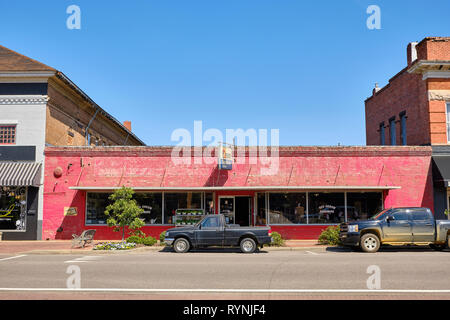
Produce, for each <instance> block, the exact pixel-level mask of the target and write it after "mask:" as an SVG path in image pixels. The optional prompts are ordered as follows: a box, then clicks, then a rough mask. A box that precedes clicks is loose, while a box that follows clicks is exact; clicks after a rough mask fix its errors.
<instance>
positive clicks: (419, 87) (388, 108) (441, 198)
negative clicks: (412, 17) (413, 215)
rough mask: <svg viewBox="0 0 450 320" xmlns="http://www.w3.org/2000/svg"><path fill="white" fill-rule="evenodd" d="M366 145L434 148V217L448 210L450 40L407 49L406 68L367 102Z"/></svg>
mask: <svg viewBox="0 0 450 320" xmlns="http://www.w3.org/2000/svg"><path fill="white" fill-rule="evenodd" d="M365 106H366V141H367V145H431V146H432V150H433V161H432V164H433V182H434V183H433V187H434V211H435V215H436V217H438V218H445V215H444V210H445V209H450V188H449V187H450V144H449V143H450V37H429V38H425V39H423V40H422V41H420V42H419V43H415V42H414V43H410V44H409V45H408V47H407V66H406V67H405V68H404V69H403V70H401V71H400V72H399V73H397V74H396V75H395V76H394V77H393V78H391V79H390V80H389V83H388V84H387V85H386V86H385V87H383V88H378V86H377V87H376V88H375V89H373V92H372V96H371V97H369V98H368V99H367V100H366V102H365Z"/></svg>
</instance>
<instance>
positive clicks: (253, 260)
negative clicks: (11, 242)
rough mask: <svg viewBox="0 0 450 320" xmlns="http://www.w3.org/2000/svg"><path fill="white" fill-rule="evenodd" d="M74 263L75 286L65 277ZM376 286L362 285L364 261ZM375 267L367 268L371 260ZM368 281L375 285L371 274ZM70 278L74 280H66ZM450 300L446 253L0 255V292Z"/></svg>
mask: <svg viewBox="0 0 450 320" xmlns="http://www.w3.org/2000/svg"><path fill="white" fill-rule="evenodd" d="M73 266H78V267H79V270H80V289H79V290H75V291H74V290H73V289H67V280H68V278H69V277H72V278H71V279H72V280H73V279H74V278H73V277H74V274H68V273H67V270H68V268H69V270H73V269H78V268H77V267H73ZM370 266H372V267H371V268H372V269H373V268H375V269H377V270H379V274H380V278H379V279H380V282H379V284H380V287H379V289H375V290H374V289H370V290H369V288H368V286H367V281H368V278H369V277H371V276H372V275H373V274H372V273H368V268H369V267H370ZM373 266H375V267H373ZM370 283H372V284H374V283H375V284H376V282H373V281H371V282H370ZM69 284H70V285H72V286H73V285H76V281H75V282H74V281H71V282H70V283H69ZM355 297H356V298H360V299H372V298H373V297H377V298H378V299H392V298H396V299H400V298H401V299H409V298H412V299H450V252H449V251H444V252H436V251H432V250H429V249H420V248H419V249H417V248H409V249H406V248H405V249H399V248H393V249H384V250H383V251H381V252H378V253H375V254H366V253H362V252H350V251H347V250H341V249H335V248H329V249H326V250H325V249H305V250H300V251H264V250H263V251H261V252H259V253H255V254H251V255H246V254H241V253H239V252H238V251H237V250H231V249H228V250H221V249H218V250H216V249H208V250H202V251H197V252H190V253H187V254H176V253H173V252H156V251H154V252H145V253H139V254H138V253H130V254H111V255H105V254H103V255H89V256H84V255H23V256H11V255H0V299H84V298H96V299H116V298H117V299H123V298H130V299H308V298H315V299H354V298H355Z"/></svg>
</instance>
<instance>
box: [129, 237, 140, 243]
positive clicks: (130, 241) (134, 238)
mask: <svg viewBox="0 0 450 320" xmlns="http://www.w3.org/2000/svg"><path fill="white" fill-rule="evenodd" d="M126 240H127V242H128V243H136V244H140V243H142V238H141V237H139V236H130V237H128V238H127V239H126Z"/></svg>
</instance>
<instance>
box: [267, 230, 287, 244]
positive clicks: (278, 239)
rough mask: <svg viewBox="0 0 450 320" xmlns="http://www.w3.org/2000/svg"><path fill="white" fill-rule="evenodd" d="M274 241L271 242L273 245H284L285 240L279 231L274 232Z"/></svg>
mask: <svg viewBox="0 0 450 320" xmlns="http://www.w3.org/2000/svg"><path fill="white" fill-rule="evenodd" d="M272 239H273V242H272V243H270V244H269V246H271V247H283V246H284V240H283V238H282V237H281V234H279V233H278V232H272Z"/></svg>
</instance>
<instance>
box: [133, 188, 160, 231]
mask: <svg viewBox="0 0 450 320" xmlns="http://www.w3.org/2000/svg"><path fill="white" fill-rule="evenodd" d="M134 199H136V202H137V203H138V205H139V207H141V208H142V209H143V210H144V212H143V213H142V214H141V216H140V217H141V218H142V219H144V222H145V224H162V193H136V194H135V195H134Z"/></svg>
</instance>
